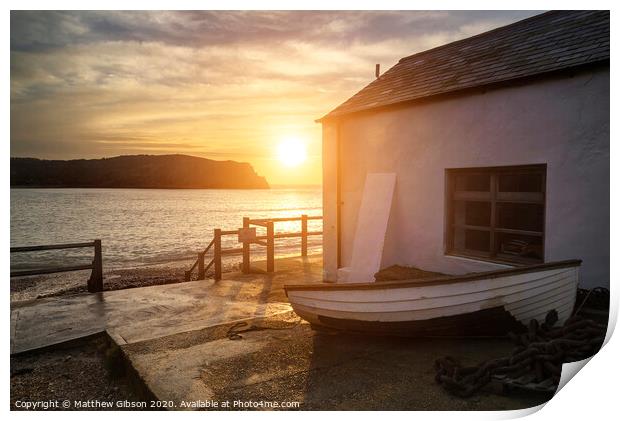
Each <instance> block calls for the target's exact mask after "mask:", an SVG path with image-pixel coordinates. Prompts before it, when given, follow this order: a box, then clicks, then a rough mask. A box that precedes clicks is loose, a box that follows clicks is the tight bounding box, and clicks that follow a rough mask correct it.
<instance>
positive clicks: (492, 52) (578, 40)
mask: <svg viewBox="0 0 620 421" xmlns="http://www.w3.org/2000/svg"><path fill="white" fill-rule="evenodd" d="M604 60H609V11H551V12H546V13H543V14H540V15H536V16H533V17H531V18H528V19H525V20H522V21H519V22H516V23H513V24H511V25H508V26H503V27H501V28H497V29H493V30H491V31H488V32H485V33H482V34H479V35H475V36H473V37H470V38H466V39H463V40H460V41H455V42H452V43H450V44H446V45H443V46H440V47H436V48H433V49H431V50H427V51H423V52H421V53H417V54H414V55H411V56H408V57H404V58H402V59H400V61H399V62H398V63H397V64H396V65H395V66H394V67H392V68H391V69H389V70H388V71H387V72H385V73H384V74H383V75H381V76H380V77H379V78H378V79H375V80H374V81H373V82H372V83H370V84H369V85H368V86H366V87H365V88H364V89H362V90H361V91H359V92H358V93H357V94H355V95H354V96H352V97H351V98H349V99H348V100H347V101H345V102H344V103H343V104H341V105H340V106H338V107H337V108H336V109H334V110H333V111H331V112H330V113H329V114H327V115H326V116H325V117H323V118H329V117H335V116H339V115H344V114H349V113H354V112H357V111H363V110H368V109H373V108H379V107H384V106H387V105H393V104H398V103H401V102H406V101H412V100H416V99H421V98H426V97H430V96H433V95H438V94H444V93H449V92H456V91H460V90H463V89H468V88H473V87H479V86H483V85H489V84H494V83H499V82H505V81H509V80H513V79H519V78H523V77H530V76H534V75H538V74H542V73H548V72H553V71H558V70H563V69H567V68H571V67H576V66H581V65H584V64H590V63H594V62H598V61H604Z"/></svg>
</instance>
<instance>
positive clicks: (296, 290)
mask: <svg viewBox="0 0 620 421" xmlns="http://www.w3.org/2000/svg"><path fill="white" fill-rule="evenodd" d="M579 263H580V262H579V261H567V262H558V263H548V264H542V265H535V266H531V267H523V268H515V269H508V270H500V271H493V272H487V273H481V274H471V275H464V276H454V277H441V278H433V279H421V280H411V281H392V282H374V283H360V284H346V285H339V284H331V285H313V286H312V285H305V286H304V285H296V286H285V289H286V292H287V295H288V298H289V301H290V303H291V305H292V306H293V309H294V310H295V312H296V313H297V314H298V315H299V316H300V317H302V318H304V319H306V320H308V321H309V322H310V323H312V324H315V325H321V326H325V327H331V328H338V329H345V330H358V331H372V332H374V333H386V334H389V333H398V334H408V333H410V334H414V335H415V334H429V335H433V334H437V335H451V334H463V335H468V334H500V333H506V332H507V331H510V330H519V328H523V327H524V326H525V325H527V324H528V323H529V322H530V320H532V319H536V320H538V321H539V322H543V321H544V319H545V316H546V315H547V313H548V312H549V311H550V310H556V311H557V313H558V319H559V320H558V323H560V324H561V323H563V322H564V321H565V320H566V319H567V318H568V317H570V315H571V313H572V311H573V307H574V304H575V298H576V293H577V285H578V282H579Z"/></svg>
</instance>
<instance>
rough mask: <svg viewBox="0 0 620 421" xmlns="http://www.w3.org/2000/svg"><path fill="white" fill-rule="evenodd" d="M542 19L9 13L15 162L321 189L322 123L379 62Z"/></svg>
mask: <svg viewBox="0 0 620 421" xmlns="http://www.w3.org/2000/svg"><path fill="white" fill-rule="evenodd" d="M537 13H538V12H524V11H519V12H510V11H497V12H476V11H470V12H420V11H411V12H301V11H299V12H269V11H263V12H11V156H19V157H26V156H30V157H38V158H50V159H73V158H100V157H110V156H116V155H123V154H168V153H183V154H190V155H196V156H202V157H205V158H212V159H218V160H225V159H232V160H236V161H246V162H250V163H251V164H252V165H253V166H254V168H255V169H256V171H257V172H258V173H259V174H260V175H264V176H266V177H267V180H268V181H269V182H270V183H271V184H320V182H321V174H320V173H321V156H320V153H321V125H320V124H317V123H315V122H314V120H315V119H317V118H319V117H321V116H323V115H324V114H326V113H327V112H329V111H330V110H331V109H333V108H335V107H336V106H337V105H338V104H340V103H341V102H343V101H344V100H346V99H347V98H349V97H350V96H351V95H353V94H354V93H356V92H357V91H359V90H360V89H361V88H363V87H364V86H365V85H366V84H368V83H369V82H371V81H372V80H373V78H374V71H375V63H380V64H381V69H382V72H383V71H385V70H387V69H388V68H389V67H391V66H392V65H394V64H395V63H396V62H397V61H398V59H399V58H401V57H403V56H406V55H410V54H413V53H416V52H419V51H423V50H426V49H428V48H432V47H435V46H438V45H441V44H445V43H447V42H450V41H453V40H456V39H460V38H464V37H467V36H470V35H474V34H477V33H480V32H483V31H485V30H488V29H492V28H494V27H498V26H502V25H505V24H508V23H511V22H514V21H517V20H520V19H522V18H525V17H529V16H532V15H534V14H537ZM285 139H288V140H289V142H290V140H291V139H293V140H294V141H295V142H297V143H296V144H299V143H302V144H304V145H305V147H306V150H307V159H306V160H305V161H303V162H298V161H299V160H295V159H291V160H288V161H287V160H284V161H283V160H282V157H281V156H279V155H281V154H282V147H281V145H280V144H281V142H282V141H283V140H285ZM289 149H290V148H289ZM289 149H285V150H289ZM293 149H295V148H293ZM288 164H294V165H288Z"/></svg>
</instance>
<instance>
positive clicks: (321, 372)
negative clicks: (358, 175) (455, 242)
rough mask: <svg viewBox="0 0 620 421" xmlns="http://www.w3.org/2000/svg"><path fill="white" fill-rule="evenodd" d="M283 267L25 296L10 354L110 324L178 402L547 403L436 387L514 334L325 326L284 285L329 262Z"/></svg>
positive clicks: (311, 277) (316, 406)
mask: <svg viewBox="0 0 620 421" xmlns="http://www.w3.org/2000/svg"><path fill="white" fill-rule="evenodd" d="M276 269H277V272H276V273H274V274H271V275H267V274H261V273H255V274H250V275H243V274H240V273H229V274H226V275H225V276H224V279H223V280H222V281H220V282H218V283H214V282H213V281H211V280H207V281H198V282H190V283H181V284H170V285H161V286H154V287H146V288H135V289H128V290H120V291H110V292H104V293H101V294H89V295H78V296H72V297H65V298H50V299H41V300H35V301H32V302H27V303H17V304H14V305H12V308H11V353H20V352H24V351H28V350H32V349H37V348H41V347H45V346H50V345H54V344H58V343H62V342H66V341H69V340H73V339H77V338H80V337H84V336H86V335H90V334H95V333H98V332H102V331H106V332H107V333H108V335H109V336H110V338H111V339H112V340H113V341H114V342H115V343H116V344H117V345H118V346H119V347H120V350H121V355H122V356H123V358H124V359H125V361H126V363H127V364H128V365H129V366H130V367H131V370H130V373H132V375H133V376H134V377H135V379H134V380H137V383H138V384H140V385H141V386H143V387H144V388H146V391H147V392H148V393H149V394H150V395H152V396H153V397H154V398H157V399H159V400H161V401H166V402H171V404H168V405H169V407H170V408H172V409H194V407H195V406H202V407H204V406H205V405H215V404H216V403H217V405H218V407H216V408H215V409H226V408H225V407H222V405H226V404H224V402H228V404H229V405H230V409H246V408H242V407H239V406H236V405H239V402H243V403H244V404H243V405H254V403H256V402H264V403H268V404H267V405H273V404H272V403H273V402H277V403H278V404H280V403H281V402H296V403H297V402H298V403H299V407H298V408H295V409H306V410H320V409H324V410H329V409H335V410H339V409H340V410H354V409H359V410H366V409H369V410H370V409H372V410H415V409H420V410H467V409H472V410H486V409H488V410H493V409H495V410H502V409H517V408H526V407H531V406H534V405H538V404H540V403H542V402H544V401H545V396H536V395H522V396H521V395H511V396H498V395H483V396H481V397H478V398H473V399H468V400H464V399H459V398H454V397H452V396H450V395H448V394H447V393H446V392H444V391H443V389H441V388H440V387H439V386H438V385H437V384H436V383H435V381H434V375H435V373H434V368H433V362H434V360H435V359H436V358H438V357H440V356H444V355H452V356H454V357H456V358H458V359H460V360H461V361H463V363H464V364H475V363H477V362H479V361H482V360H485V359H488V358H493V357H497V356H500V355H502V354H506V353H508V352H510V350H511V348H512V345H511V344H510V343H509V341H507V340H504V339H467V340H465V339H453V340H450V339H431V338H417V339H403V338H376V337H361V336H351V335H344V334H338V335H328V334H325V333H318V332H315V331H313V330H311V329H310V326H309V325H308V324H307V323H305V322H302V321H301V320H300V319H299V318H298V317H297V316H296V315H295V313H293V312H292V311H291V308H290V306H289V304H288V303H287V302H286V297H285V295H284V293H283V290H282V285H283V284H284V283H289V282H294V283H300V282H320V280H321V278H322V272H321V269H322V265H321V261H320V259H318V258H308V259H304V260H302V259H285V260H284V259H282V260H279V261H278V262H277V265H276ZM231 329H232V331H231ZM244 330H245V332H244ZM231 332H240V336H237V335H231ZM257 409H266V408H265V407H260V406H258V407H257Z"/></svg>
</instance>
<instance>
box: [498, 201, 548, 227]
mask: <svg viewBox="0 0 620 421" xmlns="http://www.w3.org/2000/svg"><path fill="white" fill-rule="evenodd" d="M543 225H544V212H543V205H539V204H532V203H498V204H497V227H498V228H508V229H515V230H524V231H536V232H542V231H543Z"/></svg>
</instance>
